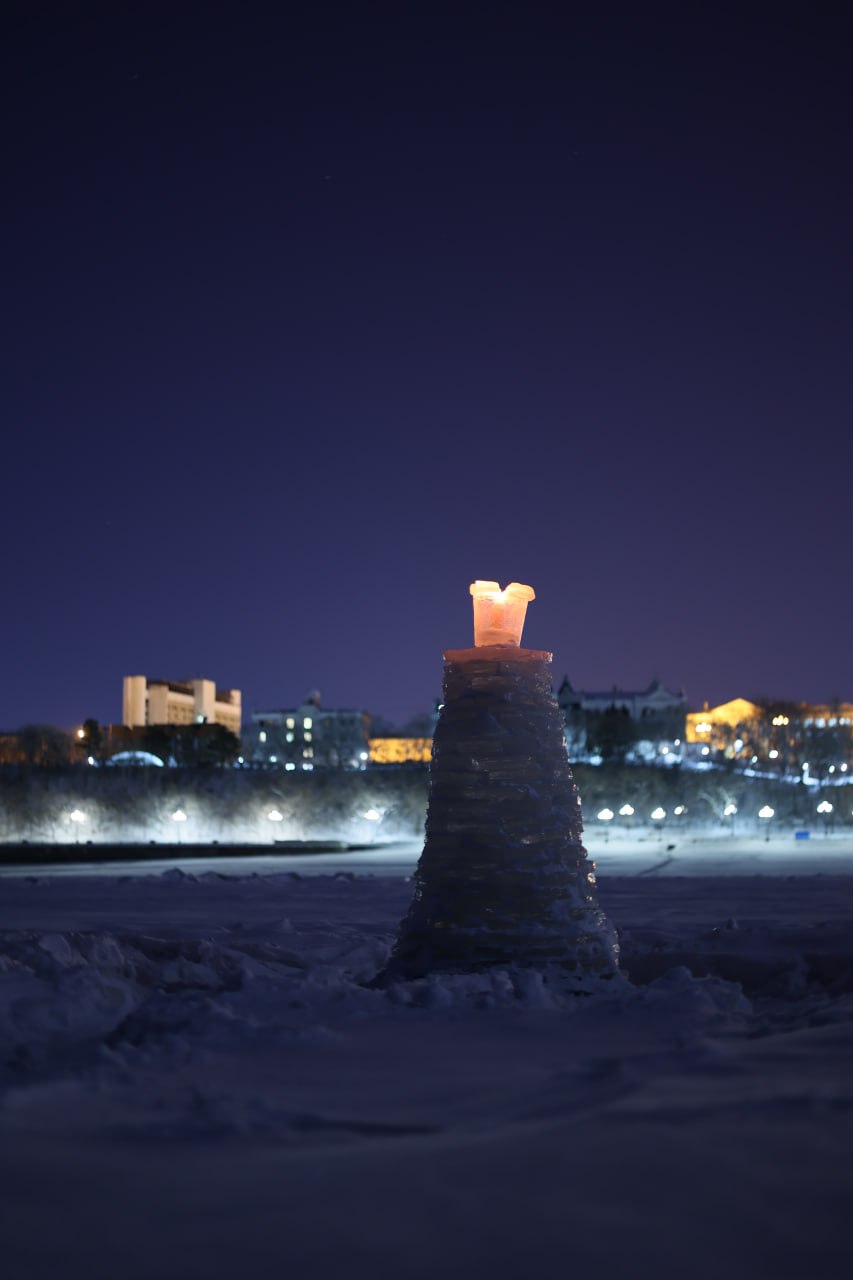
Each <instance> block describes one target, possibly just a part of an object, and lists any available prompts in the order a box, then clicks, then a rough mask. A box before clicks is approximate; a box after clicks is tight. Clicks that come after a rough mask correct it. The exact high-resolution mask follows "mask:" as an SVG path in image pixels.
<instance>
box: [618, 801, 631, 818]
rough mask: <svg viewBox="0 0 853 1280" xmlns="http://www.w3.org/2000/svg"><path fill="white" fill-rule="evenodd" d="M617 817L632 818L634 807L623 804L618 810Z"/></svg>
mask: <svg viewBox="0 0 853 1280" xmlns="http://www.w3.org/2000/svg"><path fill="white" fill-rule="evenodd" d="M619 816H620V817H622V818H632V817H633V816H634V806H633V805H632V804H623V806H622V808H621V809H620V810H619Z"/></svg>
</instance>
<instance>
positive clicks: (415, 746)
mask: <svg viewBox="0 0 853 1280" xmlns="http://www.w3.org/2000/svg"><path fill="white" fill-rule="evenodd" d="M368 750H369V752H370V763H371V764H429V762H430V760H431V759H432V738H404V737H392V736H389V737H379V738H371V739H370V742H369V744H368Z"/></svg>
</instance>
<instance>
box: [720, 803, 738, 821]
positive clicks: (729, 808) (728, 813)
mask: <svg viewBox="0 0 853 1280" xmlns="http://www.w3.org/2000/svg"><path fill="white" fill-rule="evenodd" d="M736 813H737V805H736V804H727V805H726V807H725V809H724V810H723V817H724V818H733V817H734V816H735V814H736Z"/></svg>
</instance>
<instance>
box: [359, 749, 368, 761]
mask: <svg viewBox="0 0 853 1280" xmlns="http://www.w3.org/2000/svg"><path fill="white" fill-rule="evenodd" d="M358 758H359V760H366V759H367V752H366V751H359V753H358Z"/></svg>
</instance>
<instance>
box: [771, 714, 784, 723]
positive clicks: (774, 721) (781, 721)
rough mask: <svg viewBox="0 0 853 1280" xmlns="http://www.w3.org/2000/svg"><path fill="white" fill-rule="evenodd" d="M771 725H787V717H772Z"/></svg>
mask: <svg viewBox="0 0 853 1280" xmlns="http://www.w3.org/2000/svg"><path fill="white" fill-rule="evenodd" d="M771 723H772V724H774V725H780V724H787V723H788V717H787V716H774V717H773V720H772V721H771Z"/></svg>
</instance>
